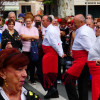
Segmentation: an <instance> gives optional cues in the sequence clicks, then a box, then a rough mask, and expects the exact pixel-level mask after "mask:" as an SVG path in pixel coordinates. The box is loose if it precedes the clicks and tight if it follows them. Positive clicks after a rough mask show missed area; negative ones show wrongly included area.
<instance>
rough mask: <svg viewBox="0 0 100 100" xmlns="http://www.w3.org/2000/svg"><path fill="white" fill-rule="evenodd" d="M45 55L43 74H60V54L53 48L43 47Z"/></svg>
mask: <svg viewBox="0 0 100 100" xmlns="http://www.w3.org/2000/svg"><path fill="white" fill-rule="evenodd" d="M42 48H43V52H44V53H45V54H44V56H43V60H42V65H43V66H42V67H43V74H47V73H58V54H57V53H56V51H55V50H54V49H53V48H52V47H51V46H44V45H42Z"/></svg>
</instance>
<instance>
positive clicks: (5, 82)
mask: <svg viewBox="0 0 100 100" xmlns="http://www.w3.org/2000/svg"><path fill="white" fill-rule="evenodd" d="M4 84H5V86H6V87H8V84H7V81H6V79H4Z"/></svg>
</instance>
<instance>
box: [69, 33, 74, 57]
mask: <svg viewBox="0 0 100 100" xmlns="http://www.w3.org/2000/svg"><path fill="white" fill-rule="evenodd" d="M74 38H75V32H73V33H72V37H71V44H70V56H72V55H73V54H72V45H73V42H74Z"/></svg>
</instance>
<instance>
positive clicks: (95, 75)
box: [88, 18, 100, 100]
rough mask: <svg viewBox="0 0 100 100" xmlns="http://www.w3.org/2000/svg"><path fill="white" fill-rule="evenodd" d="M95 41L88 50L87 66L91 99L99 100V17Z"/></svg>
mask: <svg viewBox="0 0 100 100" xmlns="http://www.w3.org/2000/svg"><path fill="white" fill-rule="evenodd" d="M96 36H97V38H96V41H95V44H94V45H93V46H92V48H91V49H90V51H89V55H88V60H89V62H88V66H89V71H90V74H91V76H92V100H100V18H99V19H98V20H97V26H96Z"/></svg>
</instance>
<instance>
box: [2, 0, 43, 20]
mask: <svg viewBox="0 0 100 100" xmlns="http://www.w3.org/2000/svg"><path fill="white" fill-rule="evenodd" d="M3 6H4V13H3V17H4V18H7V16H8V13H9V12H11V11H13V12H15V14H16V17H17V16H18V14H19V13H24V14H25V13H26V12H32V13H33V15H36V14H42V13H43V9H44V7H43V4H42V2H40V1H36V0H5V1H4V2H3Z"/></svg>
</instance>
